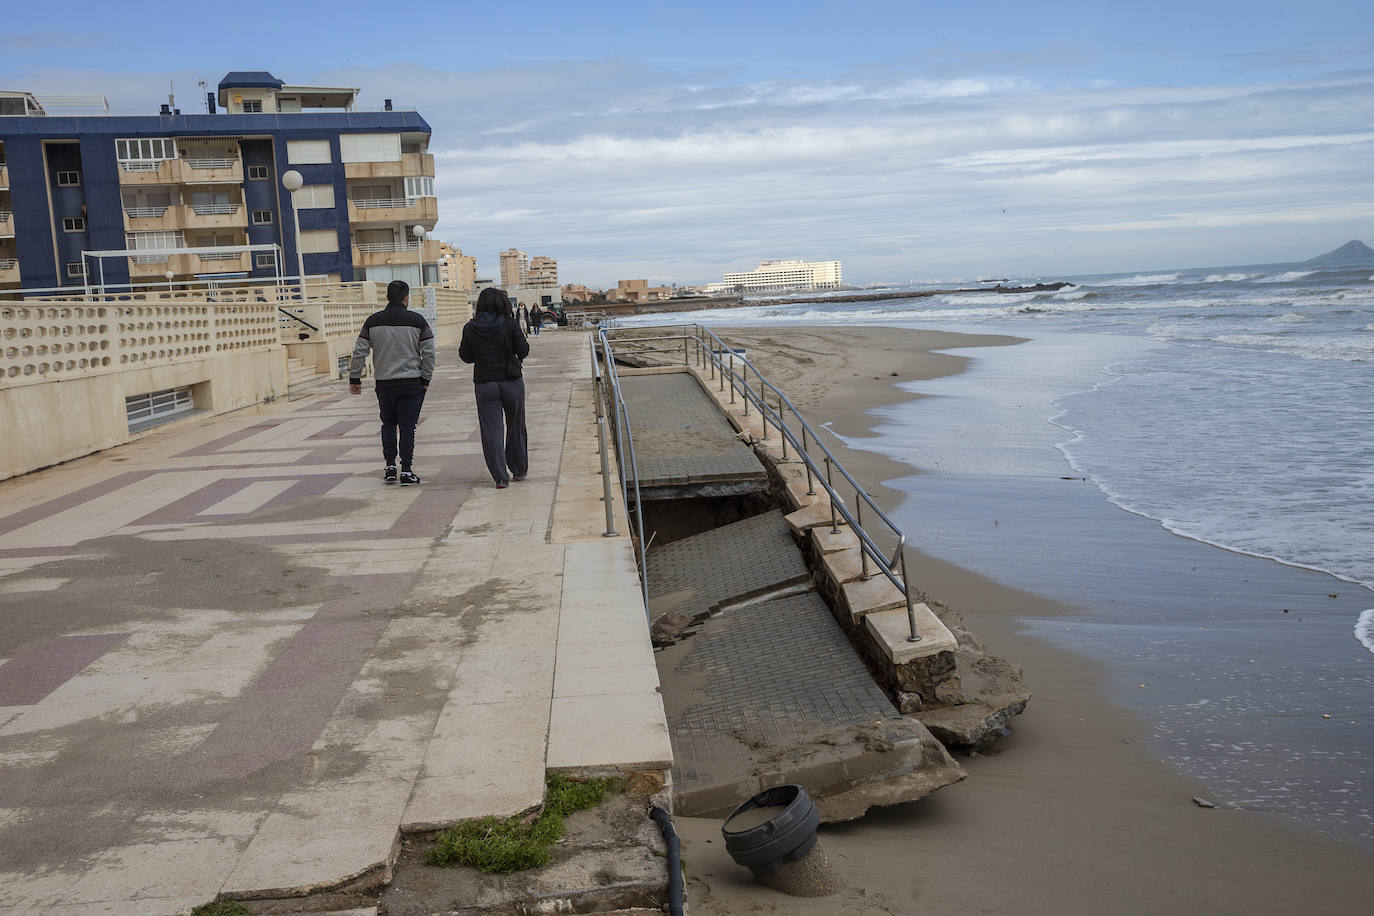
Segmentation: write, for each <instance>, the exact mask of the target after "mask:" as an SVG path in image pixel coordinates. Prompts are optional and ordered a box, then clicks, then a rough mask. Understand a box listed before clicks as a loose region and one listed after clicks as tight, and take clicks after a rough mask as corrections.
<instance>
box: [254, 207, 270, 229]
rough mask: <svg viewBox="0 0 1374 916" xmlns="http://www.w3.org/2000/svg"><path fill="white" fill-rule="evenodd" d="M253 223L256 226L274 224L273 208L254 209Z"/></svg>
mask: <svg viewBox="0 0 1374 916" xmlns="http://www.w3.org/2000/svg"><path fill="white" fill-rule="evenodd" d="M253 225H254V226H270V225H272V211H271V210H254V211H253Z"/></svg>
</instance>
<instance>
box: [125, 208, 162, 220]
mask: <svg viewBox="0 0 1374 916" xmlns="http://www.w3.org/2000/svg"><path fill="white" fill-rule="evenodd" d="M167 210H168V207H125V208H124V215H125V216H128V217H129V218H130V219H156V218H159V217H162V216H165V215H166V213H167Z"/></svg>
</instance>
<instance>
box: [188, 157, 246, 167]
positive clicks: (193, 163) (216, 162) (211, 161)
mask: <svg viewBox="0 0 1374 916" xmlns="http://www.w3.org/2000/svg"><path fill="white" fill-rule="evenodd" d="M235 162H238V160H237V159H215V158H208V157H207V158H202V159H192V158H190V157H189V156H188V157H187V159H186V164H187V165H189V166H190V167H191V168H193V169H229V168H233V167H234V163H235Z"/></svg>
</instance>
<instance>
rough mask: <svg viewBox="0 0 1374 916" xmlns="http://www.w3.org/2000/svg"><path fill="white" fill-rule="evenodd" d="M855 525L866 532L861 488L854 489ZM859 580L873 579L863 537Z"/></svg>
mask: <svg viewBox="0 0 1374 916" xmlns="http://www.w3.org/2000/svg"><path fill="white" fill-rule="evenodd" d="M854 523H855V527H856V528H857V529H858V531H863V530H864V501H863V500H862V499H860V498H859V488H858V487H855V488H854ZM859 569H860V573H859V578H860V579H862V580H864V581H868V580H869V579H871V578H873V577H872V576H870V575H869V573H868V545H867V544H865V543H864V541H863V537H862V536H860V538H859Z"/></svg>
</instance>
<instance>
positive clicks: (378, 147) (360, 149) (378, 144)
mask: <svg viewBox="0 0 1374 916" xmlns="http://www.w3.org/2000/svg"><path fill="white" fill-rule="evenodd" d="M339 158H340V159H342V160H343V161H344V162H400V161H401V135H400V134H342V135H340V137H339Z"/></svg>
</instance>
